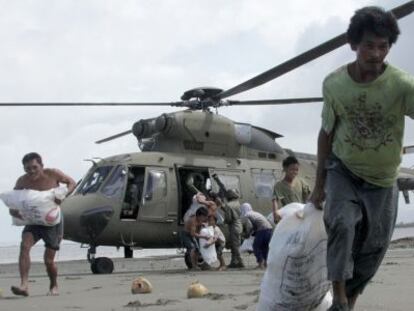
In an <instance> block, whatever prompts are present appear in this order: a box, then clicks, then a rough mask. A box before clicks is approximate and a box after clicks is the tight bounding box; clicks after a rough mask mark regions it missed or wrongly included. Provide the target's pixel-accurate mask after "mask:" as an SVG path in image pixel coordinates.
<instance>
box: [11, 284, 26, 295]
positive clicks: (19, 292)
mask: <svg viewBox="0 0 414 311" xmlns="http://www.w3.org/2000/svg"><path fill="white" fill-rule="evenodd" d="M10 289H11V291H12V293H13V294H15V295H16V296H24V297H27V296H29V292H28V290H27V288H20V287H17V286H12V287H11V288H10Z"/></svg>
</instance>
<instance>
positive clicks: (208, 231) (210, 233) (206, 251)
mask: <svg viewBox="0 0 414 311" xmlns="http://www.w3.org/2000/svg"><path fill="white" fill-rule="evenodd" d="M200 234H201V235H204V236H207V237H209V238H212V237H214V228H213V227H212V226H208V227H206V228H203V229H201V230H200ZM199 243H200V253H201V257H203V260H204V262H205V263H207V264H209V265H212V264H213V263H215V262H216V261H217V253H216V246H215V245H214V243H213V244H212V245H210V246H209V247H207V248H205V247H204V246H205V245H206V244H207V240H205V239H199Z"/></svg>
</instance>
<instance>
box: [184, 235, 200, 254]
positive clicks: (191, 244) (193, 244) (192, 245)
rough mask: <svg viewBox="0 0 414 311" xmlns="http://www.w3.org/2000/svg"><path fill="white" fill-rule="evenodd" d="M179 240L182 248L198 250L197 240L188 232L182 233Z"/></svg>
mask: <svg viewBox="0 0 414 311" xmlns="http://www.w3.org/2000/svg"><path fill="white" fill-rule="evenodd" d="M181 240H182V243H183V246H184V247H185V248H186V249H187V250H192V249H196V250H198V249H199V246H198V243H197V240H196V239H195V238H194V237H193V236H191V234H190V232H188V231H182V232H181Z"/></svg>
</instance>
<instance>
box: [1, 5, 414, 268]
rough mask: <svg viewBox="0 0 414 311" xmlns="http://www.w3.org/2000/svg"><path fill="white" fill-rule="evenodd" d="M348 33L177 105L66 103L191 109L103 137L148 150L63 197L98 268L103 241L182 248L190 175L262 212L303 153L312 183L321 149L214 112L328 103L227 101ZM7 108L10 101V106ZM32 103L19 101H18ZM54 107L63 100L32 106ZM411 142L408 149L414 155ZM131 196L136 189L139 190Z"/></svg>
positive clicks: (105, 163) (69, 223) (191, 94)
mask: <svg viewBox="0 0 414 311" xmlns="http://www.w3.org/2000/svg"><path fill="white" fill-rule="evenodd" d="M413 10H414V1H409V2H407V3H406V4H404V5H401V6H399V7H397V8H395V9H393V10H392V11H393V13H394V15H395V16H396V17H397V18H402V17H404V16H406V15H408V14H410V13H412V11H413ZM346 42H347V41H346V36H345V34H341V35H339V36H337V37H335V38H333V39H331V40H329V41H327V42H325V43H323V44H321V45H318V46H317V47H315V48H313V49H311V50H309V51H307V52H305V53H302V54H300V55H298V56H296V57H294V58H292V59H290V60H288V61H286V62H284V63H282V64H280V65H278V66H276V67H274V68H272V69H270V70H268V71H266V72H264V73H262V74H259V75H257V76H255V77H253V78H252V79H249V80H247V81H245V82H243V83H241V84H239V85H237V86H235V87H233V88H230V89H228V90H222V89H219V88H212V87H200V88H194V89H191V90H189V91H186V92H185V93H184V94H183V95H182V97H181V100H179V101H175V102H169V103H164V102H162V103H59V104H58V105H60V106H65V105H66V106H104V105H109V106H118V105H119V106H121V105H124V106H147V105H149V106H173V107H177V108H184V110H181V111H177V112H172V113H164V114H161V115H159V116H157V117H154V118H149V119H143V120H139V121H137V122H136V123H134V124H133V126H132V128H131V129H130V130H127V131H124V132H122V133H118V134H115V135H113V136H110V137H107V138H104V139H101V140H99V141H97V143H105V142H109V141H112V140H114V139H116V138H119V137H122V136H124V135H129V134H133V135H134V136H135V137H136V138H137V142H138V147H139V149H140V150H141V152H136V153H128V154H121V155H114V156H110V157H107V158H104V159H91V160H90V161H91V163H92V166H91V168H90V169H89V171H88V172H87V173H86V174H85V176H84V177H83V178H82V180H81V181H80V182H79V184H78V185H77V187H76V189H75V191H74V192H73V193H72V194H71V195H70V196H69V197H68V198H67V199H66V200H65V201H64V202H63V204H62V209H63V210H64V211H65V217H64V221H65V223H64V226H65V235H64V238H65V239H67V240H72V241H76V242H79V243H82V244H86V245H88V246H89V249H88V255H87V257H88V260H89V262H90V263H91V270H92V272H93V273H111V272H112V271H113V263H112V261H111V260H110V259H109V258H106V257H98V258H97V257H96V256H95V254H96V248H97V247H99V246H116V247H123V248H124V256H125V257H126V258H130V257H132V255H133V249H134V248H175V247H180V246H181V243H180V236H179V233H180V231H181V229H182V226H183V216H184V214H185V212H186V210H187V209H188V208H189V206H190V199H191V197H189V196H188V189H187V188H186V179H187V177H188V176H189V175H190V174H192V173H197V174H200V175H202V176H203V178H204V179H205V182H206V188H208V189H211V190H212V191H213V192H217V191H218V185H217V183H216V182H215V181H214V179H213V178H212V176H213V175H214V174H216V175H217V176H218V177H219V178H220V180H221V181H222V182H223V184H224V185H225V186H226V188H229V189H237V190H238V191H239V193H240V200H242V201H248V202H250V203H251V204H252V205H253V206H255V209H256V210H258V211H260V212H262V213H263V214H268V213H270V211H271V199H272V195H273V186H274V184H275V182H276V181H277V180H279V179H280V178H281V177H282V167H281V163H282V160H283V159H284V158H286V157H287V156H288V155H295V156H296V157H297V158H298V159H299V160H300V164H301V171H300V174H301V177H302V178H304V179H305V180H306V181H307V182H308V183H309V184H310V185H311V186H312V185H313V182H314V179H315V168H316V158H315V156H314V155H311V154H305V153H298V152H293V151H291V150H287V149H284V148H282V147H281V146H280V145H279V144H278V143H277V139H278V138H280V137H282V135H280V134H278V133H276V132H273V131H271V130H268V129H265V128H261V127H258V126H255V125H252V124H248V123H238V122H236V121H233V120H231V119H229V118H226V117H224V116H221V115H219V114H217V113H214V112H213V110H214V109H216V110H217V109H219V108H220V107H225V106H236V105H237V106H247V105H283V104H297V103H302V104H305V103H312V102H320V101H322V98H320V97H312V98H288V99H270V100H250V101H237V100H228V99H227V98H229V97H231V96H234V95H237V94H240V93H242V92H245V91H248V90H250V89H252V88H255V87H257V86H259V85H262V84H264V83H267V82H269V81H271V80H273V79H275V78H277V77H280V76H282V75H284V74H286V73H288V72H290V71H292V70H294V69H296V68H298V67H300V66H302V65H304V64H306V63H308V62H310V61H312V60H314V59H316V58H318V57H320V56H322V55H324V54H327V53H329V52H331V51H333V50H334V49H336V48H339V47H340V46H342V45H344V44H346ZM1 105H2V106H6V104H1ZM17 105H19V106H24V105H25V104H23V103H19V104H16V106H17ZM27 105H29V106H53V105H57V104H55V103H29V104H27ZM412 149H413V147H412V146H410V147H407V148H406V149H405V152H406V153H408V152H412ZM398 185H399V189H400V190H401V191H402V192H403V194H404V197H405V198H406V200H407V199H409V197H408V191H411V190H413V189H414V171H413V170H410V169H402V170H401V173H400V176H399V179H398ZM131 193H135V194H134V195H133V196H132V195H131Z"/></svg>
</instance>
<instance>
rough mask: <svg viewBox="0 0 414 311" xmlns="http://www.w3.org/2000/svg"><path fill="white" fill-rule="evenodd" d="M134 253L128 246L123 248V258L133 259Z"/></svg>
mask: <svg viewBox="0 0 414 311" xmlns="http://www.w3.org/2000/svg"><path fill="white" fill-rule="evenodd" d="M133 257H134V251H133V250H132V248H131V247H129V246H124V258H133Z"/></svg>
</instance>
